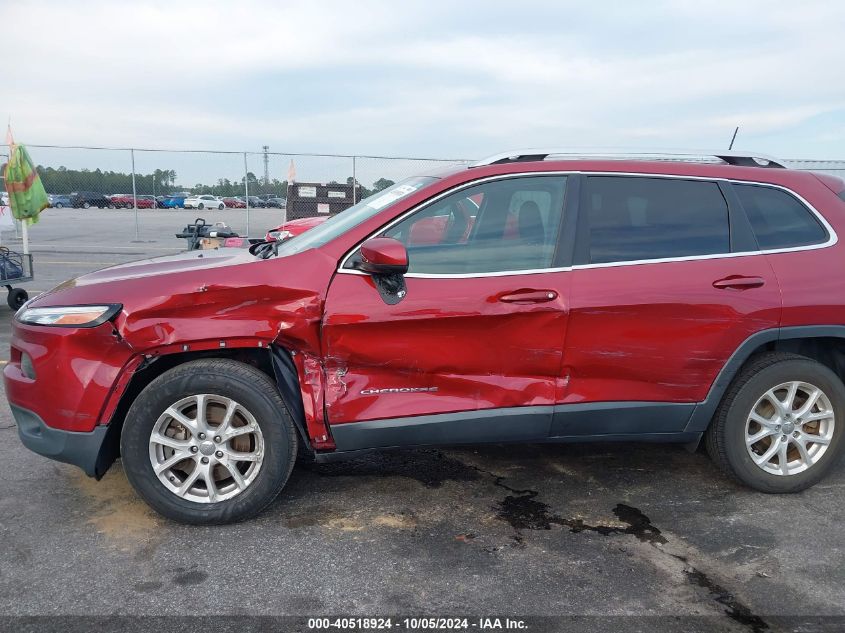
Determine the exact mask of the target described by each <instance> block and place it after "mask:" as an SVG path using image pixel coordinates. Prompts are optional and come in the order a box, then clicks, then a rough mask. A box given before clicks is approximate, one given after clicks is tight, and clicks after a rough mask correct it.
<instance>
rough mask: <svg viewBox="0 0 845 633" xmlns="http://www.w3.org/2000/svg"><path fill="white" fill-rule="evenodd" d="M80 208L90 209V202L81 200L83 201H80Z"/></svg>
mask: <svg viewBox="0 0 845 633" xmlns="http://www.w3.org/2000/svg"><path fill="white" fill-rule="evenodd" d="M82 208H83V209H90V208H91V203H90V202H83V203H82Z"/></svg>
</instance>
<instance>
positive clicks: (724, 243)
mask: <svg viewBox="0 0 845 633" xmlns="http://www.w3.org/2000/svg"><path fill="white" fill-rule="evenodd" d="M586 202H587V204H586V207H587V208H586V211H587V221H588V226H589V229H588V231H589V237H588V241H589V245H590V246H589V261H590V263H594V264H601V263H610V262H624V261H636V260H645V259H663V258H670V257H690V256H695V255H713V254H718V253H729V252H730V250H731V248H730V224H729V220H728V205H727V203H726V202H725V198H724V196H722V192H721V190H720V189H719V186H718V185H717V184H716V183H713V182H704V181H696V180H680V179H673V178H640V177H618V176H592V177H589V178H587V185H586Z"/></svg>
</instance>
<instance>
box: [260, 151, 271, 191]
mask: <svg viewBox="0 0 845 633" xmlns="http://www.w3.org/2000/svg"><path fill="white" fill-rule="evenodd" d="M262 149H263V150H264V186H265V187H267V186H269V185H270V157H269V156H268V155H267V152H268V151H270V146H269V145H264V146H263V148H262Z"/></svg>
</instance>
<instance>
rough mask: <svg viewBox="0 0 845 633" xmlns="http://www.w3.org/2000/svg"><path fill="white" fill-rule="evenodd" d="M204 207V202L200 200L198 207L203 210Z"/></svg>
mask: <svg viewBox="0 0 845 633" xmlns="http://www.w3.org/2000/svg"><path fill="white" fill-rule="evenodd" d="M204 208H205V206H204V205H203V203H202V202H200V203H199V204H198V205H197V209H199V210H200V211H202V210H203V209H204Z"/></svg>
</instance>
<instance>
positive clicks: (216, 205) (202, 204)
mask: <svg viewBox="0 0 845 633" xmlns="http://www.w3.org/2000/svg"><path fill="white" fill-rule="evenodd" d="M182 204H183V206H184V207H185V208H186V209H220V210H221V211H222V210H223V209H224V208H225V207H226V205H225V204H224V203H223V200H221V199H220V198H217V197H216V196H212V195H210V194H202V195H199V196H191V197H190V198H185V200H184V202H183V203H182Z"/></svg>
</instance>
